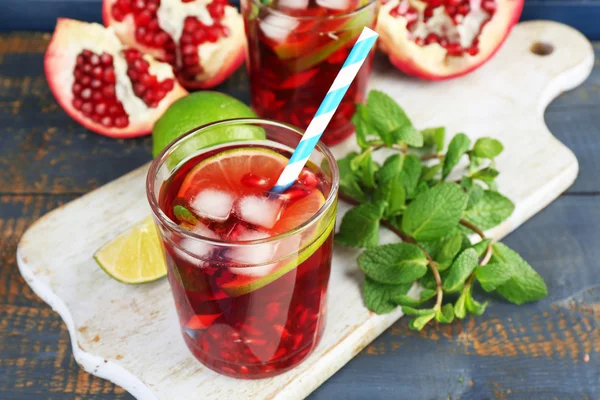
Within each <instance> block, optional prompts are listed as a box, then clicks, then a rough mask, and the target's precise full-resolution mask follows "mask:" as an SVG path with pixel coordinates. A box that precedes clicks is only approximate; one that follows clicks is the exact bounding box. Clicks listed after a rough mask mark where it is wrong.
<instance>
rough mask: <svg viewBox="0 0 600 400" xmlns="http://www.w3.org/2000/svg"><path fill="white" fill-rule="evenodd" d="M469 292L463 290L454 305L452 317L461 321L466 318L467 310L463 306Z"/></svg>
mask: <svg viewBox="0 0 600 400" xmlns="http://www.w3.org/2000/svg"><path fill="white" fill-rule="evenodd" d="M468 293H469V291H467V290H463V291H462V292H461V294H460V296H459V297H458V299H457V300H456V303H454V316H455V317H456V318H458V319H463V318H464V317H466V316H467V309H466V306H465V301H466V300H467V295H468Z"/></svg>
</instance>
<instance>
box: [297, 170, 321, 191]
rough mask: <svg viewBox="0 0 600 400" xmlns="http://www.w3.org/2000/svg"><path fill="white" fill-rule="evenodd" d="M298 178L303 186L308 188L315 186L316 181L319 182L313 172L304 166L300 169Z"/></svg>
mask: <svg viewBox="0 0 600 400" xmlns="http://www.w3.org/2000/svg"><path fill="white" fill-rule="evenodd" d="M298 180H299V181H300V183H302V184H303V185H304V186H308V187H310V188H312V187H315V186H317V183H319V181H318V180H317V177H316V176H315V174H314V173H312V172H311V171H309V170H308V169H306V168H303V169H302V171H301V172H300V176H299V177H298Z"/></svg>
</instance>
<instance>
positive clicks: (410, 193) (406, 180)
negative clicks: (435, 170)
mask: <svg viewBox="0 0 600 400" xmlns="http://www.w3.org/2000/svg"><path fill="white" fill-rule="evenodd" d="M420 177H421V159H420V158H419V157H417V156H415V155H414V154H407V155H406V156H405V157H404V164H403V166H402V172H401V173H400V179H401V180H402V184H403V185H404V191H405V192H406V196H407V198H408V199H413V198H414V197H415V193H416V189H417V184H418V183H419V178H420Z"/></svg>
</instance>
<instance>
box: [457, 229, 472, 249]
mask: <svg viewBox="0 0 600 400" xmlns="http://www.w3.org/2000/svg"><path fill="white" fill-rule="evenodd" d="M461 237H462V245H461V246H460V251H463V250H466V249H468V248H469V247H473V243H471V239H469V237H468V236H467V235H465V234H464V233H461Z"/></svg>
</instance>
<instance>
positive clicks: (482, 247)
mask: <svg viewBox="0 0 600 400" xmlns="http://www.w3.org/2000/svg"><path fill="white" fill-rule="evenodd" d="M491 242H492V240H491V239H484V240H482V241H481V242H479V243H476V244H474V245H473V249H475V251H476V252H477V256H479V257H483V255H484V254H485V251H486V250H487V247H488V245H489V244H490V243H491Z"/></svg>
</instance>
